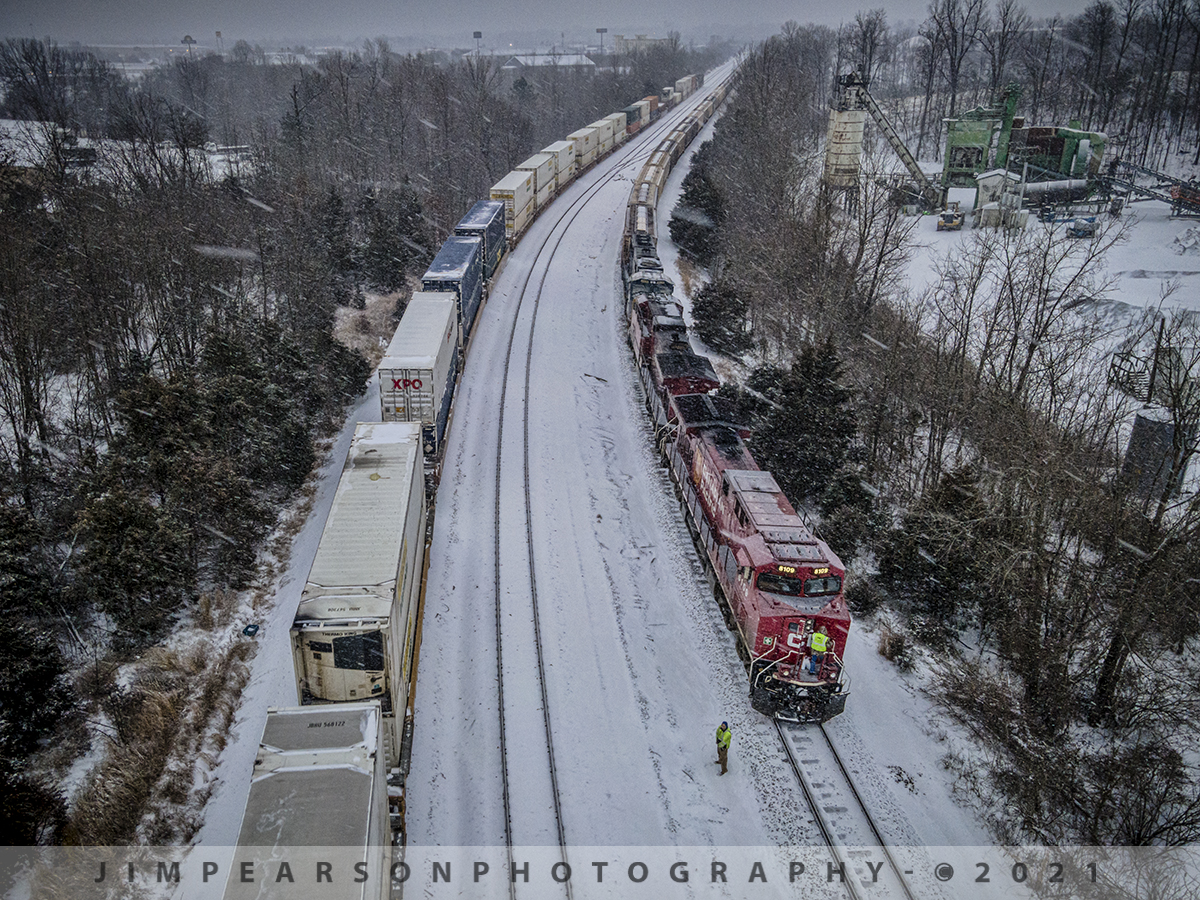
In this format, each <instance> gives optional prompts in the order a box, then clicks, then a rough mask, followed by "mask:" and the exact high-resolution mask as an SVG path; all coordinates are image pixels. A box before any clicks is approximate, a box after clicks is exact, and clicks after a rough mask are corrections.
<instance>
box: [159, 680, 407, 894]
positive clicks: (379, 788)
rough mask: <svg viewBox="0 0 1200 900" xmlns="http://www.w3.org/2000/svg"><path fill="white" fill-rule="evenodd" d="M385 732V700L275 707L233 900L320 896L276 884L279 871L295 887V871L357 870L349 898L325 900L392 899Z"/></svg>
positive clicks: (238, 857)
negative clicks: (382, 705)
mask: <svg viewBox="0 0 1200 900" xmlns="http://www.w3.org/2000/svg"><path fill="white" fill-rule="evenodd" d="M386 733H387V731H386V728H385V727H384V722H383V721H382V715H381V711H380V705H379V704H378V703H376V702H368V703H339V704H335V705H330V706H320V707H313V706H308V707H300V708H298V709H296V708H291V709H274V708H271V709H268V710H267V722H266V725H265V726H263V734H262V741H261V742H260V743H259V748H258V753H257V755H256V756H255V759H254V769H253V772H252V774H251V776H250V794H249V796H248V797H247V798H246V809H245V812H244V813H243V814H242V827H241V830H240V831H239V833H238V842H237V850H236V851H235V858H234V861H233V863H231V864H230V867H229V869H230V872H229V878H228V881H227V883H226V888H225V893H224V895H223V896H224V900H259V898H262V897H265V896H282V895H283V894H285V893H291V895H292V896H299V895H306V896H312V894H311V893H309V892H308V891H305V890H303V889H301V890H300V891H298V892H289V891H285V890H284V889H281V888H279V887H277V886H275V889H274V890H272V889H271V887H270V886H269V881H268V879H269V876H268V875H267V873H268V872H278V873H280V875H277V876H276V878H275V881H276V883H278V881H279V880H280V877H281V876H282V875H283V873H285V872H286V873H287V874H286V877H287V878H288V879H289V885H288V887H289V888H292V887H298V886H297V885H292V884H291V883H290V882H291V880H292V877H293V876H292V874H291V872H292V867H293V866H294V867H295V873H296V876H298V877H301V878H303V877H304V876H303V875H301V873H302V872H309V873H311V872H320V871H321V867H322V866H325V867H327V870H331V871H333V872H338V873H342V872H350V871H353V872H354V873H355V877H354V881H353V883H352V884H351V883H349V882H350V879H344V881H345V882H347V884H346V886H345V887H343V888H342V889H341V890H340V891H338V890H336V889H334V888H333V887H332V885H330V889H329V891H328V892H322V896H325V897H330V898H335V897H341V898H347V900H349V898H354V900H387V898H388V897H389V896H390V893H391V892H390V883H391V872H392V862H391V861H392V825H391V815H390V811H389V808H388V783H387V774H388V765H387V760H386V753H385V751H384V737H385V735H386ZM281 860H285V861H286V862H284V863H283V864H282V865H281V863H280V861H281ZM160 865H161V864H160ZM283 865H286V866H287V867H288V868H287V869H284V868H283ZM351 866H353V869H351ZM213 868H214V869H215V868H216V865H215V864H214V866H213ZM160 871H161V870H160ZM248 876H249V877H248ZM334 877H336V876H334V875H330V876H329V878H330V880H332V879H333V878H334ZM208 878H209V875H208V874H207V872H206V873H205V876H204V879H205V881H207V880H208ZM160 880H161V874H160ZM318 880H320V876H318ZM264 882H267V883H264ZM321 887H324V885H321ZM314 890H316V889H315V888H314ZM201 893H204V892H203V891H202V892H201ZM208 896H212V895H211V894H209V895H208Z"/></svg>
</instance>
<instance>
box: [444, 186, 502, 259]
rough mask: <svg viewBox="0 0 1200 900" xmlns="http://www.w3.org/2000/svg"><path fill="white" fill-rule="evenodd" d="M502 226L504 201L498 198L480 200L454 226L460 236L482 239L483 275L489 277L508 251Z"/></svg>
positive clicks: (455, 231)
mask: <svg viewBox="0 0 1200 900" xmlns="http://www.w3.org/2000/svg"><path fill="white" fill-rule="evenodd" d="M505 231H506V229H505V226H504V203H503V202H501V201H499V200H480V201H479V202H478V203H476V204H475V205H474V206H472V207H471V211H470V212H468V213H467V214H466V215H465V216H463V217H462V221H460V222H459V223H458V224H457V225H455V226H454V233H455V234H457V235H460V236H462V237H477V238H479V239H480V240H481V241H483V277H484V278H491V277H492V274H493V273H494V272H495V271H496V268H497V267H498V266H499V265H500V260H501V259H503V258H504V254H505V253H506V252H507V251H508V241H507V239H506V234H505Z"/></svg>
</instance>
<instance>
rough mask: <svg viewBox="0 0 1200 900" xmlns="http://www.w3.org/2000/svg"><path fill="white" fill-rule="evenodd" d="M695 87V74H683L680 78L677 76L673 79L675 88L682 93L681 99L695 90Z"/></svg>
mask: <svg viewBox="0 0 1200 900" xmlns="http://www.w3.org/2000/svg"><path fill="white" fill-rule="evenodd" d="M696 87H697V84H696V76H695V75H684V76H683V77H682V78H679V79H677V80H676V81H675V90H676V91H678V92H679V93H680V94H682V95H683V96H682V98H681V99H684V100H686V99H687V98H688V97H690V96H692V93H693V92H694V91H695V90H696Z"/></svg>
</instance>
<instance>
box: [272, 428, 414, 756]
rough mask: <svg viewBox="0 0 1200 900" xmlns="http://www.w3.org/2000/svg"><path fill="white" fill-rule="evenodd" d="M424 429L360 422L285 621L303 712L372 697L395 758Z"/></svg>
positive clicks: (407, 665) (406, 678)
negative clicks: (289, 623) (292, 611)
mask: <svg viewBox="0 0 1200 900" xmlns="http://www.w3.org/2000/svg"><path fill="white" fill-rule="evenodd" d="M425 518H426V504H425V465H424V458H423V454H422V453H421V426H420V425H419V424H417V423H413V422H360V423H359V424H358V426H357V427H356V428H355V429H354V440H353V441H351V443H350V451H349V453H348V454H347V455H346V463H345V465H344V466H343V468H342V476H341V479H340V480H339V481H338V485H337V490H336V492H335V493H334V496H333V506H332V507H331V508H330V510H329V516H328V518H327V519H326V520H325V529H324V531H322V532H321V541H320V543H319V544H318V545H317V555H316V557H315V558H314V559H313V563H312V568H311V569H310V570H309V573H308V579H307V580H306V582H305V585H304V591H303V592H302V593H301V595H300V605H299V607H298V608H297V609H296V617H295V619H294V620H293V622H292V629H291V642H292V663H293V666H294V669H295V676H296V693H297V695H298V696H299V698H300V703H301V704H302V705H304V706H309V705H312V704H318V703H320V704H324V703H357V702H361V701H364V700H378V701H379V702H380V704H381V708H382V712H383V730H384V736H383V741H384V747H385V751H386V757H387V766H388V767H391V766H395V765H397V764H398V763H399V759H400V743H401V736H402V732H403V730H404V717H405V713H406V710H407V706H408V693H409V682H410V680H411V677H412V663H413V649H414V647H413V635H414V633H415V631H416V627H417V621H418V617H419V609H418V606H419V601H420V590H421V570H422V568H423V564H424V557H425Z"/></svg>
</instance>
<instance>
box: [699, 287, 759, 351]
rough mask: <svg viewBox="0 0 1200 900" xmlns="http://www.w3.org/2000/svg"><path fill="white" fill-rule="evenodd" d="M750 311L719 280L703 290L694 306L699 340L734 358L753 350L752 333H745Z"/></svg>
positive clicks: (735, 294) (732, 289)
mask: <svg viewBox="0 0 1200 900" xmlns="http://www.w3.org/2000/svg"><path fill="white" fill-rule="evenodd" d="M748 312H749V310H748V308H747V306H746V303H745V301H744V300H742V299H741V297H740V296H739V295H738V292H737V291H736V290H735V289H734V288H733V287H732V286H731V285H730V284H729V283H728V282H725V281H721V280H720V279H718V280H717V281H711V282H709V283H708V284H706V285H704V287H702V288H700V290H699V291H697V292H696V297H695V300H694V302H693V306H692V315H693V316H694V317H695V320H696V333H697V334H699V335H700V339H701V340H703V341H704V343H706V344H708V346H710V347H712V348H713V349H714V350H719V351H721V352H722V353H728V354H731V355H736V354H739V353H744V352H746V351H747V350H749V349H750V343H751V342H750V333H749V332H748V331H747V330H746V324H747V323H746V316H747V314H748Z"/></svg>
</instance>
